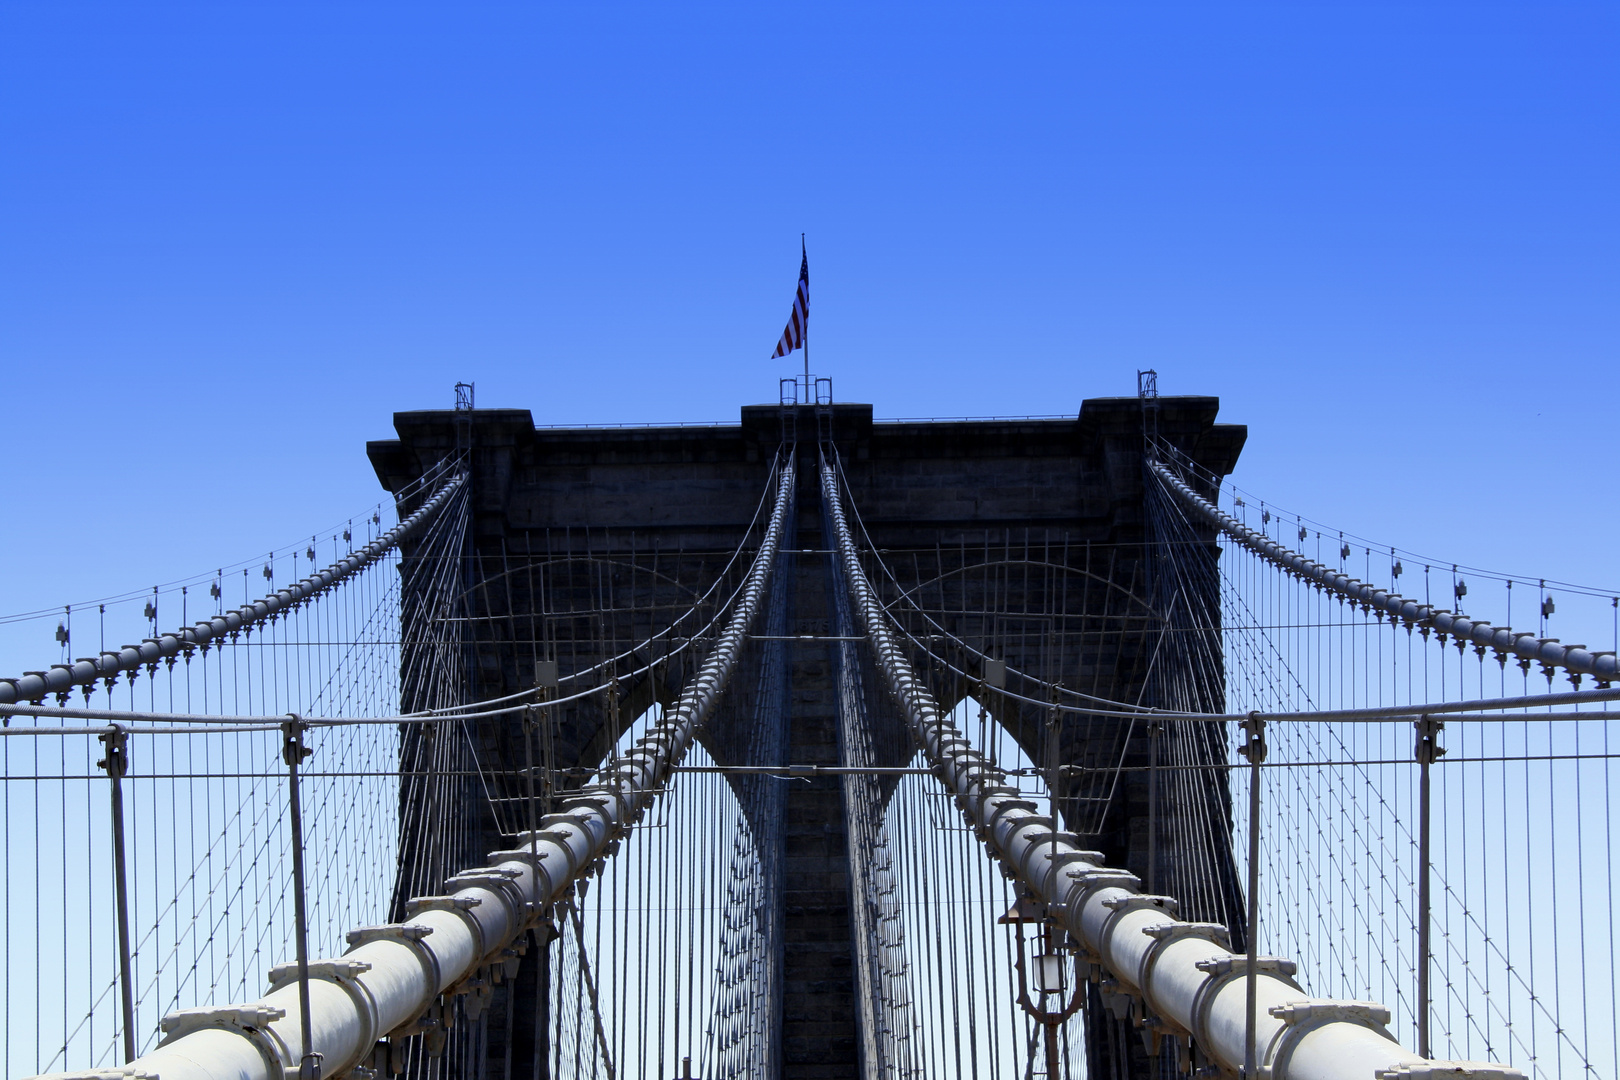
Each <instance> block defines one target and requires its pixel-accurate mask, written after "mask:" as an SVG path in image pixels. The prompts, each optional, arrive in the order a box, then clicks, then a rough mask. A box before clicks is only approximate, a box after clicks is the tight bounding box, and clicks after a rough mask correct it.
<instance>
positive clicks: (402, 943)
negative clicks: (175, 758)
mask: <svg viewBox="0 0 1620 1080" xmlns="http://www.w3.org/2000/svg"><path fill="white" fill-rule="evenodd" d="M793 483H794V470H793V469H792V468H784V469H783V470H782V471H781V475H780V479H779V480H778V482H777V487H776V501H775V505H774V508H773V510H772V513H771V518H770V524H769V525H768V526H767V528H766V531H765V536H764V538H763V540H762V541H761V543H760V547H759V552H758V554H757V555H756V556H755V558H754V562H753V565H752V566H751V567H750V568H749V571H748V574H747V577H746V578H745V582H744V588H743V594H742V596H741V598H740V600H739V602H738V604H737V608H736V610H735V611H734V612H733V614H732V617H731V619H730V621H729V622H728V623H727V624H726V627H725V629H724V630H723V631H722V633H721V634H720V636H719V638H718V639H717V641H716V642H715V646H714V650H713V651H712V652H711V653H710V654H709V655H708V657H707V658H706V659H705V660H704V662H703V665H702V666H701V667H700V668H699V670H698V672H697V674H696V675H695V676H694V677H693V678H692V680H691V681H690V682H689V683H688V684H687V685H686V688H685V689H684V690H683V691H682V692H681V697H680V701H679V702H678V703H677V704H676V705H675V707H674V708H673V709H671V710H670V712H669V714H668V715H667V716H666V717H665V719H664V720H662V721H661V722H660V723H658V724H656V725H654V726H652V727H651V728H650V729H649V730H648V733H647V735H646V736H644V737H643V738H641V739H640V740H638V741H637V743H636V745H635V746H634V747H633V748H632V749H631V750H629V751H628V752H627V753H625V754H623V755H620V756H619V757H618V758H617V759H616V760H615V762H614V763H613V765H612V767H611V769H609V770H603V771H602V772H600V773H599V776H601V777H602V778H603V780H604V783H601V784H597V785H592V786H588V787H585V788H581V789H578V790H576V791H573V792H570V793H569V795H568V796H567V797H566V798H565V799H563V801H562V802H561V804H560V805H559V807H558V812H557V813H555V814H550V815H548V816H546V817H544V818H542V819H541V822H540V825H541V827H540V829H538V830H537V831H535V832H530V833H521V834H518V836H517V837H516V839H515V842H514V844H513V847H512V849H511V850H506V851H499V852H492V853H491V854H490V859H491V865H489V866H485V867H480V868H476V869H469V870H464V871H462V872H461V873H459V874H457V875H456V876H455V877H453V878H451V879H450V880H449V881H447V882H446V883H445V889H446V892H447V893H448V895H445V896H432V897H417V898H415V899H413V900H411V901H409V902H408V903H407V904H406V910H407V912H408V913H409V914H408V917H407V920H406V922H404V923H400V924H391V925H387V926H375V927H363V928H360V929H357V930H354V931H351V932H350V934H349V941H350V944H351V947H350V949H349V951H348V952H347V953H345V954H344V955H343V956H341V957H337V958H332V959H324V960H313V961H311V962H310V964H309V997H310V1017H311V1023H310V1027H311V1030H310V1032H309V1040H308V1045H309V1046H310V1047H311V1048H312V1050H313V1051H314V1052H316V1053H319V1054H320V1055H322V1071H323V1073H325V1074H327V1075H339V1074H342V1073H344V1072H346V1071H348V1070H350V1069H352V1068H354V1067H355V1066H357V1065H362V1064H364V1063H365V1062H366V1061H367V1060H368V1059H369V1058H370V1056H371V1053H372V1050H373V1048H374V1047H375V1045H376V1043H377V1042H378V1041H379V1040H381V1039H384V1038H386V1037H388V1036H390V1035H396V1036H397V1035H404V1034H412V1033H415V1032H418V1031H421V1030H424V1028H425V1025H426V1024H428V1023H432V1022H437V1019H438V1018H437V1017H434V1016H431V1015H429V1014H430V1013H431V1012H432V1011H434V1010H433V1006H434V1003H435V1002H436V1001H437V1000H438V999H439V998H440V996H441V995H443V996H444V997H446V998H449V997H451V996H454V995H457V994H460V993H465V992H469V991H472V990H474V986H473V983H472V980H474V979H475V978H476V976H477V975H478V973H479V972H481V971H483V970H485V969H486V968H488V967H490V966H491V965H494V964H502V963H511V962H513V961H515V960H516V954H515V952H514V951H513V949H512V946H513V944H514V943H515V942H516V941H517V939H518V938H519V937H520V936H521V935H522V934H523V933H524V932H525V931H526V930H528V929H529V928H530V927H532V926H535V925H537V924H538V923H539V922H540V920H542V919H543V918H545V917H546V916H547V915H548V914H549V911H550V907H551V905H552V904H554V903H556V902H558V901H560V900H562V899H564V898H565V897H567V896H568V895H570V894H571V890H572V889H573V886H574V882H575V881H576V880H578V879H579V878H581V877H584V876H587V875H588V874H589V873H591V872H592V869H593V867H595V866H596V865H597V864H598V860H600V859H602V858H604V857H606V856H607V855H608V854H609V853H610V852H611V850H612V845H614V844H615V842H616V841H617V840H618V839H619V838H620V837H622V836H623V835H625V833H626V832H628V831H629V830H630V829H631V828H632V827H633V826H634V825H635V824H636V823H637V822H638V821H639V820H640V819H641V817H642V815H643V814H644V813H645V812H646V810H647V809H648V807H650V806H651V805H652V803H653V801H654V800H655V799H656V798H657V797H658V795H659V793H660V792H662V791H663V790H664V789H665V787H667V785H668V782H669V779H670V776H671V773H672V770H673V768H674V766H676V765H677V764H678V763H679V762H680V760H681V758H682V757H683V756H685V754H686V751H687V750H688V748H689V747H690V746H691V744H692V741H693V738H694V737H695V735H696V733H697V730H698V728H700V727H701V726H702V725H703V724H704V723H705V722H706V721H707V720H708V718H709V717H710V715H711V714H712V713H713V711H714V709H715V707H716V705H717V704H718V703H719V700H720V696H721V693H722V691H723V690H724V689H725V687H726V684H727V682H728V680H729V678H730V676H731V673H732V670H733V669H734V668H735V666H736V663H737V659H738V657H739V655H740V653H741V652H742V649H743V648H744V646H745V644H746V640H747V634H748V630H749V627H750V626H751V625H752V623H753V622H754V619H755V617H756V615H757V614H758V612H759V609H760V606H761V604H762V601H763V599H764V597H765V594H766V589H767V587H768V585H769V582H770V578H771V575H772V571H773V570H774V568H775V564H776V554H777V550H778V548H779V546H780V541H781V537H782V533H783V531H784V530H785V528H786V527H787V526H786V522H787V518H788V514H789V511H790V508H791V506H792V504H793ZM530 962H539V961H538V960H532V961H530ZM270 982H271V990H270V992H269V993H268V994H266V995H265V996H264V997H262V998H259V999H257V1000H255V1001H250V1002H246V1003H244V1004H239V1005H223V1006H206V1007H202V1008H196V1009H182V1010H181V1011H179V1012H177V1013H172V1014H170V1015H169V1016H168V1017H166V1018H165V1019H164V1022H163V1030H164V1033H165V1037H164V1039H163V1041H162V1042H161V1043H160V1044H159V1045H158V1046H157V1048H156V1049H154V1050H153V1051H152V1052H150V1053H148V1054H144V1055H142V1056H141V1057H139V1058H137V1059H136V1060H135V1061H132V1062H130V1063H128V1064H127V1065H122V1066H118V1067H116V1068H114V1069H111V1070H104V1069H98V1070H90V1071H87V1072H74V1073H56V1074H51V1076H52V1078H53V1080H110V1078H112V1077H117V1076H127V1077H131V1078H137V1077H148V1078H152V1077H159V1078H161V1080H286V1077H287V1076H288V1075H291V1074H294V1073H296V1072H297V1069H298V1064H299V1060H300V1047H301V1045H302V1044H303V1031H302V1030H301V1026H300V1024H299V1021H298V1011H299V1010H298V1000H299V988H298V978H297V970H296V965H292V964H283V965H280V966H278V967H276V968H273V969H272V970H271V973H270ZM288 1070H291V1073H289V1071H288Z"/></svg>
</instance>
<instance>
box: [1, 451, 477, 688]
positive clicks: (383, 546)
mask: <svg viewBox="0 0 1620 1080" xmlns="http://www.w3.org/2000/svg"><path fill="white" fill-rule="evenodd" d="M466 482H467V478H466V474H460V475H457V476H454V477H452V478H450V479H449V480H448V481H447V482H446V483H445V484H444V486H443V487H441V488H439V490H438V491H436V492H434V493H433V495H432V496H431V497H430V498H429V499H428V500H427V501H426V502H425V503H423V504H422V505H421V506H420V507H418V508H417V510H416V512H415V513H413V514H411V515H410V516H409V517H407V518H406V519H405V520H404V521H401V522H400V523H399V524H398V525H395V526H394V527H393V528H392V529H390V530H388V532H386V533H384V534H383V535H382V536H380V537H378V538H377V539H375V540H373V541H372V542H371V543H369V544H367V545H366V546H365V547H363V548H361V549H360V550H359V551H356V552H354V553H353V554H351V555H347V556H345V557H344V558H342V559H339V560H338V561H337V562H335V563H333V564H332V565H331V566H328V567H327V568H326V569H325V570H322V571H320V572H319V573H316V574H311V575H309V576H308V577H306V578H305V579H304V580H302V581H299V582H296V583H294V584H292V585H289V586H287V587H286V588H285V589H280V590H277V591H276V592H273V593H271V594H270V595H268V596H266V597H264V598H263V599H260V600H257V601H255V602H253V603H251V604H244V605H242V606H241V607H239V608H236V609H235V610H233V611H227V612H225V613H224V614H222V615H215V616H214V617H213V618H211V619H202V620H199V621H198V622H197V623H195V624H194V625H192V626H187V627H182V628H181V629H179V630H175V631H172V632H170V633H167V634H164V635H163V636H161V637H156V638H147V639H146V640H145V641H143V642H142V643H141V644H139V645H128V646H125V647H124V648H123V649H120V650H119V651H118V652H102V653H101V654H100V655H99V656H96V657H93V658H88V659H84V660H79V661H77V662H75V663H72V664H57V665H55V666H53V667H52V668H51V669H50V670H49V671H43V672H36V673H33V674H29V675H22V676H19V677H17V678H14V679H0V704H6V705H13V704H16V703H18V702H27V701H39V700H40V699H42V698H44V697H45V696H46V695H47V694H66V693H68V692H69V691H71V690H72V689H73V688H74V687H76V686H89V685H91V684H92V683H94V682H95V681H96V680H97V679H108V678H113V677H115V676H117V675H119V674H121V673H123V672H125V671H134V670H136V669H138V668H140V667H142V666H145V665H148V664H156V663H158V662H159V661H160V660H165V659H168V658H170V657H175V656H179V655H180V654H181V653H183V652H188V651H189V650H191V649H194V648H200V647H203V646H206V645H208V644H209V643H210V642H213V641H216V640H218V639H220V638H222V637H224V636H225V635H227V634H233V633H236V632H237V631H239V630H242V629H245V628H247V627H252V626H256V625H258V624H259V623H262V622H264V621H265V620H267V619H270V618H271V617H273V616H275V615H278V614H280V613H281V612H284V611H287V610H289V609H291V608H293V607H296V606H297V605H299V604H302V603H305V602H307V601H309V600H312V599H314V598H315V597H316V596H319V595H320V594H321V593H323V592H325V591H326V590H328V589H330V588H331V587H332V586H334V585H336V584H338V583H339V582H341V581H344V580H345V579H347V578H350V577H353V576H354V575H355V574H357V573H359V572H360V571H361V570H364V569H365V568H366V567H367V566H370V565H371V564H372V563H374V562H376V561H377V560H378V559H380V558H382V557H383V556H384V555H386V554H387V553H388V552H390V551H392V550H393V549H394V548H395V547H398V546H399V544H400V542H401V541H402V540H405V539H408V538H409V537H410V536H412V535H414V534H415V533H416V532H417V531H418V530H419V529H421V528H422V527H423V526H424V525H426V524H427V523H428V522H429V521H431V520H433V517H434V515H436V514H437V513H438V512H439V511H440V510H441V509H443V508H444V506H445V505H446V504H447V503H448V502H449V501H450V498H451V496H453V495H454V494H455V493H456V492H458V491H460V490H461V489H462V488H464V487H465V486H466Z"/></svg>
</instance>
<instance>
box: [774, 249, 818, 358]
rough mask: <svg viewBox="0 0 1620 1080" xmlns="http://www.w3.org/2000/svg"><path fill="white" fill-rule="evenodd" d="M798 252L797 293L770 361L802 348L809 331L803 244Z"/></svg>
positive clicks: (806, 259) (807, 275) (807, 268)
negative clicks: (799, 254) (799, 256)
mask: <svg viewBox="0 0 1620 1080" xmlns="http://www.w3.org/2000/svg"><path fill="white" fill-rule="evenodd" d="M799 251H800V252H801V254H803V257H802V258H801V259H800V261H799V291H798V292H797V293H795V294H794V296H793V314H792V315H789V316H788V323H787V329H785V330H783V331H782V340H781V341H778V342H777V343H776V351H775V352H773V353H772V354H771V359H772V360H775V359H776V358H777V357H778V356H786V355H787V354H788V353H790V352H792V351H793V350H794V349H798V348H802V347H803V345H804V335H805V332H806V331H807V330H809V329H810V256H809V255H808V254H804V245H803V243H801V244H800V245H799Z"/></svg>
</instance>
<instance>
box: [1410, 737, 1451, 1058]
mask: <svg viewBox="0 0 1620 1080" xmlns="http://www.w3.org/2000/svg"><path fill="white" fill-rule="evenodd" d="M1412 726H1413V727H1414V728H1416V729H1417V741H1416V745H1415V746H1414V747H1413V756H1414V757H1416V758H1417V763H1418V917H1417V936H1418V944H1417V951H1418V957H1417V965H1418V968H1417V1010H1418V1014H1417V1039H1418V1055H1419V1056H1420V1057H1433V1056H1434V1055H1433V1054H1431V1053H1430V1046H1429V998H1430V990H1429V965H1430V945H1429V924H1430V922H1431V920H1432V915H1431V914H1430V907H1431V898H1430V895H1429V877H1430V870H1429V863H1430V854H1429V823H1430V820H1431V815H1430V804H1429V766H1430V765H1432V764H1434V761H1435V759H1436V758H1438V757H1439V756H1440V755H1442V754H1444V753H1445V750H1444V749H1443V748H1441V746H1440V730H1441V729H1442V728H1444V727H1445V726H1446V725H1445V724H1443V723H1442V722H1440V721H1439V720H1436V719H1435V718H1434V717H1432V716H1420V717H1418V718H1417V720H1415V721H1414V722H1413V724H1412Z"/></svg>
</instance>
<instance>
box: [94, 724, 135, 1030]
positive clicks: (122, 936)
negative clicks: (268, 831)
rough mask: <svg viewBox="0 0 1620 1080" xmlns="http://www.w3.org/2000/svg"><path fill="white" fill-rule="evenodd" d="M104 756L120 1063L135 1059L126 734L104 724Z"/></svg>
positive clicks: (102, 763)
mask: <svg viewBox="0 0 1620 1080" xmlns="http://www.w3.org/2000/svg"><path fill="white" fill-rule="evenodd" d="M98 738H100V740H101V741H102V743H103V744H104V745H105V746H106V747H107V753H106V755H105V756H104V757H102V759H101V760H100V761H98V762H96V765H97V766H98V767H99V768H103V769H106V770H107V778H108V779H109V780H111V781H112V843H113V902H114V903H115V904H116V905H117V907H118V996H119V999H120V1004H121V1005H122V1006H123V1016H124V1060H125V1061H126V1062H129V1061H134V1060H135V977H134V972H133V971H132V970H131V965H130V956H129V882H128V879H127V876H126V869H125V865H124V785H123V779H124V774H125V773H126V772H128V771H129V732H127V731H125V730H124V729H123V728H121V727H119V726H118V725H117V724H110V725H108V731H107V733H106V734H105V735H101V736H98Z"/></svg>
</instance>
